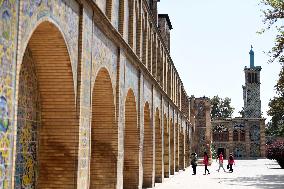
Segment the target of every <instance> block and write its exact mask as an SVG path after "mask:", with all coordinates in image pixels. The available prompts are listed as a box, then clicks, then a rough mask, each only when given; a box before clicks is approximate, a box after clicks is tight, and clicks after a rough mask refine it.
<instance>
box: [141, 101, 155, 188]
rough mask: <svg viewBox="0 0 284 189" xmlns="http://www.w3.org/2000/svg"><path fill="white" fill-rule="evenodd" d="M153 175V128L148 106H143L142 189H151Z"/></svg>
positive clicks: (146, 104) (147, 104)
mask: <svg viewBox="0 0 284 189" xmlns="http://www.w3.org/2000/svg"><path fill="white" fill-rule="evenodd" d="M152 173H153V128H152V126H151V115H150V105H149V103H148V102H146V103H145V106H144V145H143V188H146V187H152V176H153V175H152Z"/></svg>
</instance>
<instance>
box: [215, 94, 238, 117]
mask: <svg viewBox="0 0 284 189" xmlns="http://www.w3.org/2000/svg"><path fill="white" fill-rule="evenodd" d="M233 113H234V108H233V107H232V106H231V99H230V98H228V97H226V98H224V99H222V98H220V97H219V96H218V95H217V96H214V97H213V98H211V118H212V119H214V118H230V117H232V114H233Z"/></svg>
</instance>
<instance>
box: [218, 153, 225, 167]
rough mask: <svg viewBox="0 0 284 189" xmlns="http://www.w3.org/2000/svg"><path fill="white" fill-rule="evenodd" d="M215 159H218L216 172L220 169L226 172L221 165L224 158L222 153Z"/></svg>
mask: <svg viewBox="0 0 284 189" xmlns="http://www.w3.org/2000/svg"><path fill="white" fill-rule="evenodd" d="M217 159H219V169H218V170H217V171H218V172H219V171H220V169H221V168H222V169H223V170H224V172H226V170H225V169H224V167H223V163H224V157H223V154H222V152H221V153H220V154H219V156H218V157H217Z"/></svg>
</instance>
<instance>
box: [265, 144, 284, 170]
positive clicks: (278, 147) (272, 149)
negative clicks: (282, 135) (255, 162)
mask: <svg viewBox="0 0 284 189" xmlns="http://www.w3.org/2000/svg"><path fill="white" fill-rule="evenodd" d="M266 156H267V158H268V159H275V160H276V161H277V162H278V164H279V165H280V167H281V168H282V169H284V141H281V142H274V143H272V144H270V145H269V146H268V147H267V153H266Z"/></svg>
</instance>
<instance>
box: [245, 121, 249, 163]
mask: <svg viewBox="0 0 284 189" xmlns="http://www.w3.org/2000/svg"><path fill="white" fill-rule="evenodd" d="M249 130H250V125H249V123H248V121H247V120H245V132H246V136H245V138H246V143H245V144H246V157H247V158H248V157H250V137H249Z"/></svg>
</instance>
